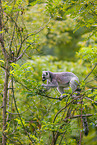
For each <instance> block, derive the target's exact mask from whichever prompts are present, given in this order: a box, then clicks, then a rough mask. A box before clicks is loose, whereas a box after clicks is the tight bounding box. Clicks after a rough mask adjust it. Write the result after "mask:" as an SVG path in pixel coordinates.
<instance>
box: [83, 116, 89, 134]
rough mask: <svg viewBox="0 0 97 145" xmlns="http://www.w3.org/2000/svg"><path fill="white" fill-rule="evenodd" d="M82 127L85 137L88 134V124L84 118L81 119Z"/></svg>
mask: <svg viewBox="0 0 97 145" xmlns="http://www.w3.org/2000/svg"><path fill="white" fill-rule="evenodd" d="M83 127H84V134H85V136H87V135H88V133H89V128H88V122H87V118H86V117H83Z"/></svg>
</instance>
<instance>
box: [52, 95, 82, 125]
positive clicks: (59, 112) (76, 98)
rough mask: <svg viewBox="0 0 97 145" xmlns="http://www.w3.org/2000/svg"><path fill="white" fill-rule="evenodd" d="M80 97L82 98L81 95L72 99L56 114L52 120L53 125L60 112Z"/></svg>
mask: <svg viewBox="0 0 97 145" xmlns="http://www.w3.org/2000/svg"><path fill="white" fill-rule="evenodd" d="M82 96H83V95H81V96H78V97H76V98H74V99H72V100H71V101H70V102H69V103H68V104H67V105H66V106H65V107H63V108H62V109H60V110H59V111H58V112H57V114H56V115H55V117H54V120H53V123H54V122H55V120H56V118H57V116H58V114H59V113H60V112H62V111H63V110H64V109H66V108H67V107H68V106H69V105H70V104H71V103H72V102H73V101H74V100H77V99H78V98H80V97H82Z"/></svg>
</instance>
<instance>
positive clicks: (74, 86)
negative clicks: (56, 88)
mask: <svg viewBox="0 0 97 145" xmlns="http://www.w3.org/2000/svg"><path fill="white" fill-rule="evenodd" d="M78 84H79V81H78V80H77V79H76V78H75V77H73V78H72V79H71V80H70V87H71V89H72V93H73V92H74V91H75V90H76V89H77V86H78Z"/></svg>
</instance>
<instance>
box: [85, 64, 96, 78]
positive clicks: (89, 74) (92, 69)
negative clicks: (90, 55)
mask: <svg viewBox="0 0 97 145" xmlns="http://www.w3.org/2000/svg"><path fill="white" fill-rule="evenodd" d="M96 66H97V63H96V64H95V66H94V67H93V68H92V70H91V72H90V73H89V74H88V75H87V76H86V77H85V79H84V81H85V80H86V79H87V78H88V77H89V76H90V74H91V73H92V72H93V70H94V69H95V68H96Z"/></svg>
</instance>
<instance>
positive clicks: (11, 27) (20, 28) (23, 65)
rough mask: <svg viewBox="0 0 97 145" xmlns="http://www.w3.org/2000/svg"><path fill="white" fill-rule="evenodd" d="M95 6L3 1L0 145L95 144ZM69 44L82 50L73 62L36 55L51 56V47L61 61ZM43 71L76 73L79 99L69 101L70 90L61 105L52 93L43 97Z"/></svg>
mask: <svg viewBox="0 0 97 145" xmlns="http://www.w3.org/2000/svg"><path fill="white" fill-rule="evenodd" d="M0 4H1V3H0ZM95 5H96V4H95V1H94V0H92V1H88V2H87V1H85V0H84V1H83V0H81V1H75V0H72V1H67V0H63V1H59V0H50V1H49V0H48V1H45V0H43V1H38V0H34V1H32V0H29V1H27V0H17V1H9V0H8V1H7V2H6V1H2V9H1V5H0V10H3V11H1V14H2V15H1V14H0V43H1V50H0V52H2V53H0V57H1V60H0V72H1V76H0V99H1V102H0V114H1V115H0V143H1V142H2V140H3V144H4V145H5V144H17V145H18V144H29V145H30V144H36V145H40V144H43V145H45V144H73V145H76V144H80V143H82V144H88V145H89V144H94V145H95V144H96V141H97V138H96V126H97V121H96V118H97V113H96V112H97V47H96V43H95V42H96V38H95V36H96V34H95V32H96V22H95V19H96V15H97V14H96V9H95ZM32 10H33V12H32ZM39 12H40V15H39ZM42 12H43V13H42ZM31 14H32V15H31ZM30 15H31V16H30ZM40 16H41V17H40ZM90 18H91V19H90ZM49 22H50V23H49ZM69 23H70V24H69ZM46 26H47V27H46ZM83 26H85V27H83ZM79 27H80V28H79ZM86 27H87V28H88V29H86ZM74 30H75V33H74V34H73V31H74ZM82 30H83V31H82ZM41 32H42V33H41ZM87 32H88V33H89V32H91V33H92V34H95V36H94V35H93V36H92V37H91V38H92V39H88V40H87V41H86V38H87V36H89V35H90V33H89V35H87ZM80 35H82V36H80ZM64 38H65V40H64ZM77 38H78V39H77ZM76 39H77V40H76ZM81 39H84V41H80V40H81ZM89 40H91V41H93V43H91V42H89ZM78 42H79V43H78ZM48 43H49V44H48ZM72 43H73V44H72ZM68 44H69V46H70V45H71V44H72V45H73V47H72V46H71V48H74V47H76V49H77V50H79V47H81V49H80V50H79V51H78V52H77V53H76V55H77V57H78V61H76V62H75V63H74V62H67V61H62V60H60V61H59V59H58V58H57V57H53V56H50V55H49V56H42V55H41V56H40V55H39V56H38V54H39V53H38V51H40V48H42V49H43V50H44V47H45V49H46V51H50V50H48V49H47V48H50V47H51V48H52V47H55V46H56V47H55V50H56V54H58V53H59V52H60V56H62V53H63V52H62V50H64V46H68ZM39 45H41V46H39ZM44 45H45V46H44ZM78 45H79V46H78ZM56 48H57V49H56ZM59 48H60V49H59ZM71 48H70V50H71ZM37 50H38V51H37ZM51 50H52V49H51ZM55 50H54V53H55ZM67 50H68V48H67ZM73 51H75V49H74V50H73ZM68 53H69V51H68ZM74 53H75V52H74ZM28 55H29V56H30V58H29V59H27V57H28ZM66 55H67V54H66ZM68 55H70V56H71V54H68ZM23 56H24V57H23ZM63 56H64V55H63ZM22 58H24V59H22ZM68 58H69V57H68ZM71 58H72V56H71ZM21 59H22V60H21ZM69 60H70V59H69ZM43 70H49V71H52V72H62V71H70V72H73V73H75V74H76V75H77V76H78V77H79V79H80V86H79V87H80V88H81V92H80V94H79V95H77V93H76V92H75V93H74V94H73V95H74V96H75V95H77V97H76V98H73V95H72V94H71V92H70V90H67V91H66V94H67V97H66V98H63V99H62V100H60V98H59V95H60V94H59V93H58V91H57V89H52V90H50V91H48V92H45V89H44V88H42V87H41V84H42V81H41V76H42V71H43ZM82 102H83V103H82ZM1 110H3V111H1ZM85 115H86V116H87V120H88V125H89V135H88V136H87V137H85V136H84V128H83V125H82V117H84V116H85ZM2 126H3V128H2ZM1 139H2V140H1Z"/></svg>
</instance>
